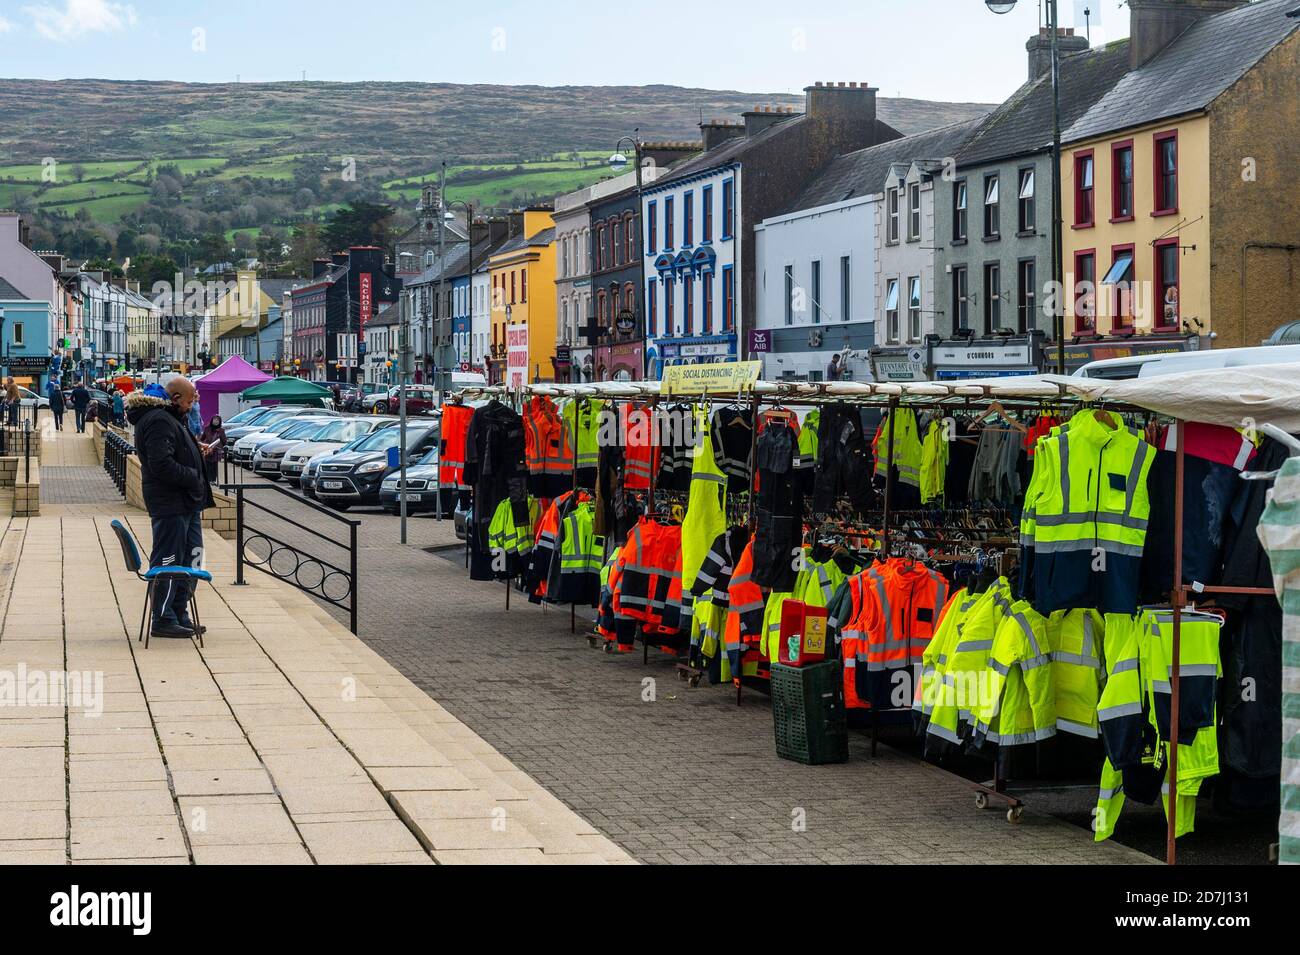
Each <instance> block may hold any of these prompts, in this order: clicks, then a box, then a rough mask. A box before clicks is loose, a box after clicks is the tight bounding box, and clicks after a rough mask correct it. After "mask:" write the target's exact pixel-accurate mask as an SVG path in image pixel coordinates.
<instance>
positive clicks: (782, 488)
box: [753, 421, 803, 591]
mask: <svg viewBox="0 0 1300 955" xmlns="http://www.w3.org/2000/svg"><path fill="white" fill-rule="evenodd" d="M797 444H798V439H797V437H796V436H795V433H794V431H793V430H792V429H791V428H790V427H789V426H788V425H787V424H785V423H784V422H781V421H773V422H772V423H770V424H768V425H767V427H765V428H764V429H763V433H762V434H760V435H759V438H758V449H757V459H756V461H755V464H756V465H757V467H758V495H757V498H756V500H755V507H754V542H753V544H754V553H753V561H754V569H753V574H754V582H755V583H756V584H758V585H759V586H762V587H770V588H772V589H774V590H780V591H788V590H790V589H791V588H793V586H794V578H795V573H796V571H795V566H794V564H795V555H796V554H797V553H798V552H799V548H800V546H801V543H802V538H803V495H802V494H801V493H800V491H799V485H798V476H797V474H796V472H795V454H796V448H797Z"/></svg>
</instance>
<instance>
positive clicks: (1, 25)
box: [0, 17, 14, 33]
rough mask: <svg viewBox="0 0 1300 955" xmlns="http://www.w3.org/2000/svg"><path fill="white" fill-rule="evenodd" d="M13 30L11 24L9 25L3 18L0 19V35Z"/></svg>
mask: <svg viewBox="0 0 1300 955" xmlns="http://www.w3.org/2000/svg"><path fill="white" fill-rule="evenodd" d="M13 28H14V25H13V24H12V23H10V22H9V21H8V20H6V19H5V18H4V17H0V33H8V32H9V31H10V30H12V29H13Z"/></svg>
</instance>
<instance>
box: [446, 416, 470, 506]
mask: <svg viewBox="0 0 1300 955" xmlns="http://www.w3.org/2000/svg"><path fill="white" fill-rule="evenodd" d="M473 417H474V409H473V408H470V407H467V406H466V405H454V404H448V405H443V406H442V420H441V422H440V423H439V448H438V483H439V484H441V485H442V486H443V487H454V488H456V489H457V490H461V491H467V490H469V484H468V483H467V482H466V481H465V439H466V438H467V437H468V436H469V422H470V419H471V418H473Z"/></svg>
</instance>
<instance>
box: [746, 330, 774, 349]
mask: <svg viewBox="0 0 1300 955" xmlns="http://www.w3.org/2000/svg"><path fill="white" fill-rule="evenodd" d="M771 350H772V333H771V332H769V331H768V330H767V329H765V328H751V329H750V330H749V351H750V354H754V353H757V352H770V351H771Z"/></svg>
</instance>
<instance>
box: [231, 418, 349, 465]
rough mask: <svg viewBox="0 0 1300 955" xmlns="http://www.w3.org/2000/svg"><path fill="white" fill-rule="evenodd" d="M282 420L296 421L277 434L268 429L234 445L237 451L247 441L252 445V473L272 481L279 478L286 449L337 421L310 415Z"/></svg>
mask: <svg viewBox="0 0 1300 955" xmlns="http://www.w3.org/2000/svg"><path fill="white" fill-rule="evenodd" d="M284 420H285V421H292V422H297V423H296V424H294V425H292V426H291V427H290V428H288V429H287V430H285V431H281V432H280V433H279V434H278V435H274V434H272V433H271V432H269V431H261V432H258V433H257V434H250V435H249V436H248V437H247V438H244V439H242V440H241V441H240V442H239V443H238V444H236V445H235V450H236V451H238V450H239V448H240V447H241V446H243V445H244V444H245V443H249V444H250V445H251V447H252V468H253V473H254V474H260V475H261V476H262V477H264V478H268V479H270V480H272V481H278V480H280V461H281V459H283V458H284V453H285V452H286V451H288V450H289V449H290V448H292V447H293V446H294V445H296V444H298V443H300V442H302V441H309V440H311V439H312V438H314V437H315V436H316V435H317V434H319V433H320V431H321V430H322V429H323V428H325V427H326V426H327V425H330V424H334V423H335V422H336V421H337V419H335V418H316V417H310V416H304V417H301V418H286V419H284Z"/></svg>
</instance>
